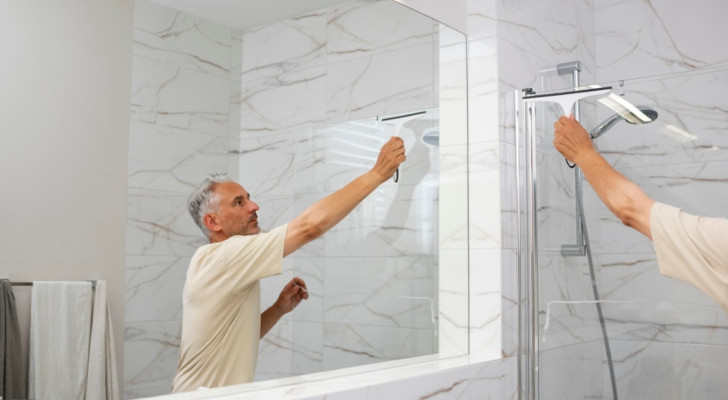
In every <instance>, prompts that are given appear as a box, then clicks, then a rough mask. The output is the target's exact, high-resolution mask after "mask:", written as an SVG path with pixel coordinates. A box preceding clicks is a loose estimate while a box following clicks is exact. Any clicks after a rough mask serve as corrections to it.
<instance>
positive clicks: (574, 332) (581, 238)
mask: <svg viewBox="0 0 728 400" xmlns="http://www.w3.org/2000/svg"><path fill="white" fill-rule="evenodd" d="M540 78H541V80H540V82H541V83H540V84H541V85H542V86H541V87H539V88H533V89H531V90H526V91H519V92H518V93H517V94H516V99H517V100H516V109H517V117H516V118H517V121H516V135H517V137H516V148H517V160H518V162H517V167H516V168H517V173H518V175H517V176H518V181H519V184H518V198H519V209H518V218H519V229H520V232H519V246H518V247H519V251H518V253H519V254H518V255H519V277H520V284H519V287H520V299H521V304H522V306H521V312H520V332H521V349H522V351H521V354H522V356H521V357H519V365H520V367H519V372H520V373H519V381H520V388H521V393H522V396H521V398H528V399H602V398H604V399H616V398H623V399H628V398H629V399H635V398H639V399H715V398H721V396H725V393H728V380H726V379H725V371H726V369H728V346H726V344H728V318H726V315H725V313H724V312H723V310H722V309H721V308H720V306H718V305H717V304H716V303H714V302H713V301H712V300H711V299H710V298H708V296H706V295H704V294H703V293H701V292H700V291H698V290H697V289H695V288H694V287H692V286H690V285H688V284H686V283H683V282H680V281H677V280H673V279H670V278H667V277H663V276H661V275H660V273H659V270H658V266H657V262H656V257H655V254H654V251H653V247H652V243H651V242H650V240H649V239H647V238H646V237H644V236H642V235H641V234H639V233H638V232H637V231H635V230H632V229H630V228H628V227H625V226H624V225H622V223H621V222H620V221H619V220H618V219H617V218H616V217H614V216H613V215H612V214H611V213H610V212H609V211H608V210H607V209H606V207H605V206H604V205H603V204H602V203H601V201H600V200H599V198H598V197H597V196H596V194H595V193H594V192H593V190H592V189H591V188H590V187H589V184H588V183H587V182H586V181H585V180H582V178H581V176H580V173H578V172H577V173H575V172H574V169H572V168H570V166H569V164H568V163H567V162H566V161H565V160H564V158H563V157H561V155H560V154H559V153H558V152H557V151H556V150H555V149H554V147H553V143H552V141H553V123H554V122H555V121H556V120H557V119H558V117H559V116H560V115H562V114H563V113H564V112H566V113H570V112H573V110H572V109H569V110H566V111H563V110H562V108H561V107H560V105H559V103H558V98H557V96H558V94H562V95H563V94H564V93H567V94H573V93H576V92H577V90H574V89H572V88H569V89H563V88H561V89H559V88H558V84H554V83H553V82H555V81H560V82H563V77H558V76H557V71H556V69H554V70H553V71H546V72H542V76H540ZM561 86H564V84H563V83H561ZM588 89H589V90H593V92H594V93H596V92H599V93H598V94H596V95H593V96H588V97H584V98H583V99H581V100H579V103H578V107H579V108H578V111H579V112H578V113H579V114H580V122H581V123H582V124H583V125H584V127H585V128H586V129H587V131H592V130H594V128H596V127H597V126H598V125H599V123H600V122H602V121H605V120H607V119H609V118H610V117H611V116H612V115H613V114H614V112H615V111H614V110H613V109H610V108H609V107H607V106H605V105H604V99H605V98H606V97H607V96H608V95H610V94H611V95H612V96H613V97H617V98H619V99H622V100H627V101H628V102H629V103H631V104H633V105H635V106H637V107H638V108H639V109H646V110H653V111H654V112H655V113H656V115H653V116H655V117H656V120H655V121H653V122H651V123H649V124H643V125H635V124H629V123H626V122H625V121H623V120H622V119H621V118H617V119H616V120H615V121H616V122H615V123H614V125H612V126H611V127H610V128H609V129H603V130H602V135H601V136H600V137H598V138H595V139H594V143H595V145H596V147H597V149H598V150H599V151H600V152H601V153H602V155H603V156H604V157H605V158H606V159H607V161H608V162H609V163H610V164H611V165H613V166H614V167H615V168H616V169H617V170H618V171H620V172H621V173H622V174H624V175H625V176H626V177H627V178H629V179H630V180H632V181H634V182H635V183H637V184H638V185H639V186H640V187H641V188H642V189H643V190H644V191H645V192H646V193H647V195H648V196H650V197H651V198H653V199H655V200H656V201H660V202H664V203H667V204H671V205H674V206H677V207H680V208H682V209H683V210H685V211H687V212H690V213H693V214H699V215H705V216H712V217H728V210H726V206H725V204H726V198H727V197H728V196H726V193H728V97H726V95H725V93H726V91H728V68H726V67H723V68H714V69H701V70H698V71H694V72H682V73H678V74H671V75H663V76H657V77H651V78H645V79H633V80H625V81H618V82H606V83H602V84H599V85H594V86H591V87H589V88H588ZM599 89H604V90H603V91H600V90H599ZM581 90H582V91H583V90H584V88H583V87H582V88H581ZM534 95H535V96H538V97H539V98H540V99H541V100H542V101H539V102H534V101H530V100H529V98H531V100H532V99H533V96H534ZM562 98H563V97H562ZM565 108H566V107H565ZM580 184H581V185H583V190H582V192H583V193H582V194H581V196H580V195H579V189H578V187H579V185H580ZM580 197H581V198H580ZM579 203H582V204H579ZM581 205H583V207H581ZM582 210H583V217H584V221H585V223H584V224H581V223H580V222H579V221H580V218H581V217H580V216H579V215H580V214H582ZM582 229H583V232H580V230H582ZM726 234H728V232H726ZM574 248H577V250H578V251H565V250H573V249H574ZM581 249H583V251H581ZM592 273H593V275H592ZM599 308H601V310H600V309H599Z"/></svg>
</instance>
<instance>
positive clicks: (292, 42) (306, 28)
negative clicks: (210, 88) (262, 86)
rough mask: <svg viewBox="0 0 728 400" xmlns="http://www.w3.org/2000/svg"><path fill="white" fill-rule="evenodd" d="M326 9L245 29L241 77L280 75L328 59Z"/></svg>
mask: <svg viewBox="0 0 728 400" xmlns="http://www.w3.org/2000/svg"><path fill="white" fill-rule="evenodd" d="M326 23H327V16H326V10H325V9H323V10H319V11H311V12H308V13H306V14H303V15H299V16H297V17H295V18H288V19H285V20H283V21H280V22H276V23H273V24H270V25H266V26H262V27H259V28H255V29H252V30H248V31H245V32H244V33H243V37H242V43H243V53H242V80H243V81H244V82H250V81H254V80H260V79H263V78H265V79H277V78H278V77H281V76H282V77H286V76H288V75H289V74H291V73H292V72H297V71H301V70H304V69H310V68H312V67H319V66H321V65H323V64H324V63H325V62H326V61H327V60H326V52H325V50H326V39H327V38H326Z"/></svg>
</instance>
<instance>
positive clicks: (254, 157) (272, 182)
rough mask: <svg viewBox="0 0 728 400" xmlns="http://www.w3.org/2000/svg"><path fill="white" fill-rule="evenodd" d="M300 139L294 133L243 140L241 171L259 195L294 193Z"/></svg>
mask: <svg viewBox="0 0 728 400" xmlns="http://www.w3.org/2000/svg"><path fill="white" fill-rule="evenodd" d="M296 144H297V141H296V135H295V133H281V134H271V135H266V136H258V137H252V138H244V139H243V140H241V147H240V150H239V152H238V153H239V155H240V175H241V177H244V178H245V182H246V183H245V187H246V188H248V189H247V190H248V191H251V192H252V193H255V196H256V197H261V198H262V197H274V196H291V195H292V194H293V193H295V189H296V185H295V183H294V182H295V177H296V173H295V171H296V169H295V167H296V157H297V145H296Z"/></svg>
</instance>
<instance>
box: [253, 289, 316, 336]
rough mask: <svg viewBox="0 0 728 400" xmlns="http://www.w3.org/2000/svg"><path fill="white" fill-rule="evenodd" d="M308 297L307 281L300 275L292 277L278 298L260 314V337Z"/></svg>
mask: <svg viewBox="0 0 728 400" xmlns="http://www.w3.org/2000/svg"><path fill="white" fill-rule="evenodd" d="M307 298H308V290H306V282H304V281H303V279H301V278H299V277H295V278H293V279H291V281H290V282H288V284H286V286H284V287H283V290H282V291H281V294H280V295H278V300H276V302H275V303H274V304H273V305H272V306H270V307H268V309H267V310H265V311H263V313H262V314H260V337H261V338H262V337H263V336H265V334H266V333H268V331H269V330H271V328H273V326H274V325H275V324H276V322H278V320H279V319H281V317H282V316H283V315H284V314H286V313H289V312H291V311H293V309H294V308H296V306H297V305H298V304H299V303H300V302H301V301H303V300H304V299H307Z"/></svg>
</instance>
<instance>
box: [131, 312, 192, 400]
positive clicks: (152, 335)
mask: <svg viewBox="0 0 728 400" xmlns="http://www.w3.org/2000/svg"><path fill="white" fill-rule="evenodd" d="M181 326H182V324H181V321H168V322H131V323H127V324H126V327H125V329H124V378H123V379H124V395H125V396H126V397H129V398H137V397H138V396H151V395H163V394H167V393H169V392H170V391H171V388H172V379H174V374H175V372H176V370H177V359H178V353H179V337H180V330H181Z"/></svg>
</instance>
